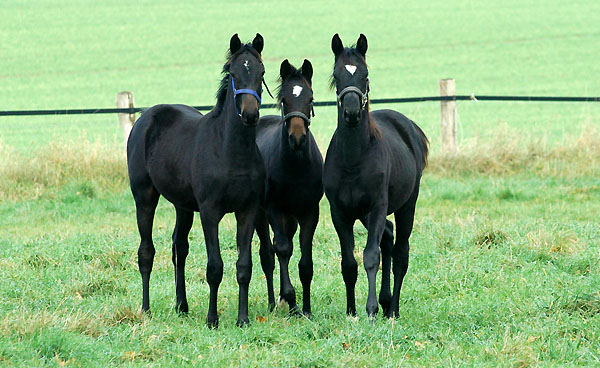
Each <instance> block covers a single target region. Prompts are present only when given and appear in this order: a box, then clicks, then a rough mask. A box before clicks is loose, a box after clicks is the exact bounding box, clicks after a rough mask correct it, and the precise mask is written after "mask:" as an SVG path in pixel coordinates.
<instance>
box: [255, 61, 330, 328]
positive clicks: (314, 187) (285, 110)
mask: <svg viewBox="0 0 600 368" xmlns="http://www.w3.org/2000/svg"><path fill="white" fill-rule="evenodd" d="M312 74H313V69H312V65H311V63H310V61H308V60H304V63H303V64H302V68H301V69H296V68H294V67H293V66H292V65H290V63H289V62H288V61H287V60H284V61H283V63H281V68H280V81H281V85H280V87H279V92H278V94H277V98H278V101H279V103H280V104H281V116H275V115H270V116H264V117H262V118H260V122H259V123H258V128H257V133H256V135H257V141H256V143H257V144H258V148H259V149H260V152H261V154H262V156H263V159H264V162H265V168H266V170H267V180H266V203H265V207H264V208H263V209H262V210H261V211H260V212H259V215H258V217H257V222H256V233H257V234H258V236H259V238H260V259H261V264H262V268H263V271H264V272H265V275H266V277H267V289H268V295H269V308H270V309H271V310H272V309H273V307H274V306H275V297H274V293H273V268H274V263H275V259H274V255H273V245H272V244H271V240H270V238H269V224H271V227H272V228H273V233H274V248H275V253H277V258H278V259H279V265H280V296H281V298H282V299H283V300H285V301H286V302H287V303H288V305H289V308H290V313H292V314H300V312H299V310H298V307H297V305H296V292H295V291H294V287H293V286H292V284H291V282H290V276H289V270H288V264H289V261H290V257H291V255H292V249H293V244H292V238H293V237H294V234H295V233H296V229H297V227H298V224H300V249H301V251H302V257H301V258H300V262H299V263H298V269H299V271H300V281H301V282H302V291H303V297H302V312H303V313H304V314H305V315H307V316H310V314H311V310H310V283H311V281H312V277H313V261H312V240H313V235H314V233H315V228H316V227H317V222H318V221H319V201H320V200H321V198H322V197H323V157H322V156H321V152H320V151H319V147H317V143H316V141H315V139H314V137H313V135H312V133H311V132H310V130H309V125H310V116H311V113H313V108H312V107H313V92H312V88H311V79H312ZM313 114H314V113H313Z"/></svg>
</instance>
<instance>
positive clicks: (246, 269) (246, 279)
mask: <svg viewBox="0 0 600 368" xmlns="http://www.w3.org/2000/svg"><path fill="white" fill-rule="evenodd" d="M236 269H237V282H238V284H240V285H248V284H249V283H250V279H251V278H252V262H240V261H239V260H238V262H237V263H236Z"/></svg>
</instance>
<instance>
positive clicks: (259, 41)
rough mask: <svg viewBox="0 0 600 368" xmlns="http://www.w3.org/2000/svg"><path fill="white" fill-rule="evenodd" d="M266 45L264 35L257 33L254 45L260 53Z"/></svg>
mask: <svg viewBox="0 0 600 368" xmlns="http://www.w3.org/2000/svg"><path fill="white" fill-rule="evenodd" d="M264 45H265V42H264V40H263V36H261V35H260V33H257V34H256V37H254V40H252V47H254V50H256V51H257V52H258V53H259V54H260V53H261V52H262V50H263V47H264Z"/></svg>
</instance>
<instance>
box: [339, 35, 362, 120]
mask: <svg viewBox="0 0 600 368" xmlns="http://www.w3.org/2000/svg"><path fill="white" fill-rule="evenodd" d="M331 50H332V51H333V54H334V55H335V64H334V68H333V76H332V86H335V88H336V94H337V103H338V107H339V111H340V112H341V114H342V118H343V120H344V122H345V123H346V124H347V125H348V126H350V127H355V126H357V125H358V123H359V122H360V121H361V118H362V116H363V114H368V109H367V102H368V99H369V97H368V95H369V71H368V69H367V62H366V59H365V56H366V53H367V38H366V37H365V35H364V34H362V33H361V34H360V37H359V38H358V41H357V42H356V47H346V48H345V47H344V45H343V44H342V40H341V39H340V36H339V35H338V34H337V33H336V34H335V35H334V36H333V38H332V40H331Z"/></svg>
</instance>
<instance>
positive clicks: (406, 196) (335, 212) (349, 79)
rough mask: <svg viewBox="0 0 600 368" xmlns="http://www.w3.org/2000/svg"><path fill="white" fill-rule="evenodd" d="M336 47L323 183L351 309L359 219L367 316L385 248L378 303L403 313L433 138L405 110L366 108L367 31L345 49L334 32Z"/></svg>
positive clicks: (391, 312) (390, 311)
mask: <svg viewBox="0 0 600 368" xmlns="http://www.w3.org/2000/svg"><path fill="white" fill-rule="evenodd" d="M331 49H332V50H333V53H334V54H335V65H334V70H333V76H332V87H333V86H335V87H336V93H337V100H338V124H337V129H336V131H335V133H334V135H333V137H332V138H331V143H330V144H329V148H328V150H327V156H326V158H325V168H324V186H325V195H326V196H327V198H328V199H329V203H330V205H331V218H332V220H333V225H334V226H335V229H336V231H337V233H338V237H339V239H340V246H341V249H342V275H343V277H344V282H345V284H346V303H347V307H346V313H348V314H350V315H356V304H355V299H354V286H355V284H356V277H357V263H356V259H355V258H354V254H353V251H354V234H353V231H352V230H353V225H354V223H355V221H356V220H357V219H358V220H360V221H361V222H362V223H363V225H364V226H365V227H366V228H367V230H368V236H367V244H366V247H365V250H364V253H363V261H364V266H365V269H366V271H367V278H368V282H369V295H368V299H367V314H368V315H369V316H375V315H376V314H377V311H378V306H377V298H376V292H375V287H376V286H375V284H376V278H377V271H378V269H379V261H380V253H381V256H382V258H383V263H382V270H383V276H382V280H381V291H380V293H379V303H380V304H381V307H382V308H383V312H384V315H385V316H387V317H392V316H398V309H399V308H398V301H399V297H400V288H401V287H402V280H403V279H404V275H405V274H406V270H407V269H408V250H409V245H408V238H409V236H410V233H411V231H412V227H413V219H414V214H415V204H416V202H417V196H418V195H419V182H420V179H421V173H422V171H423V169H424V168H425V166H426V164H427V153H428V143H429V142H428V140H427V138H426V137H425V134H424V133H423V131H422V130H421V129H420V128H419V127H418V126H417V125H416V124H415V123H414V122H413V121H411V120H409V119H408V118H407V117H405V116H404V115H402V114H400V113H398V112H396V111H392V110H377V111H373V112H369V98H368V93H369V78H368V70H367V64H366V61H365V55H366V52H367V38H366V37H365V36H364V35H363V34H361V35H360V37H359V38H358V41H357V43H356V47H352V48H344V46H343V44H342V41H341V40H340V38H339V36H338V35H337V34H336V35H334V36H333V39H332V41H331ZM392 213H393V214H394V216H395V220H396V242H395V243H394V235H393V224H392V223H391V222H390V221H387V220H386V216H387V215H389V214H392ZM380 248H381V251H380ZM392 258H393V260H394V268H393V269H394V294H393V296H392V294H391V293H390V267H391V259H392Z"/></svg>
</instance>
